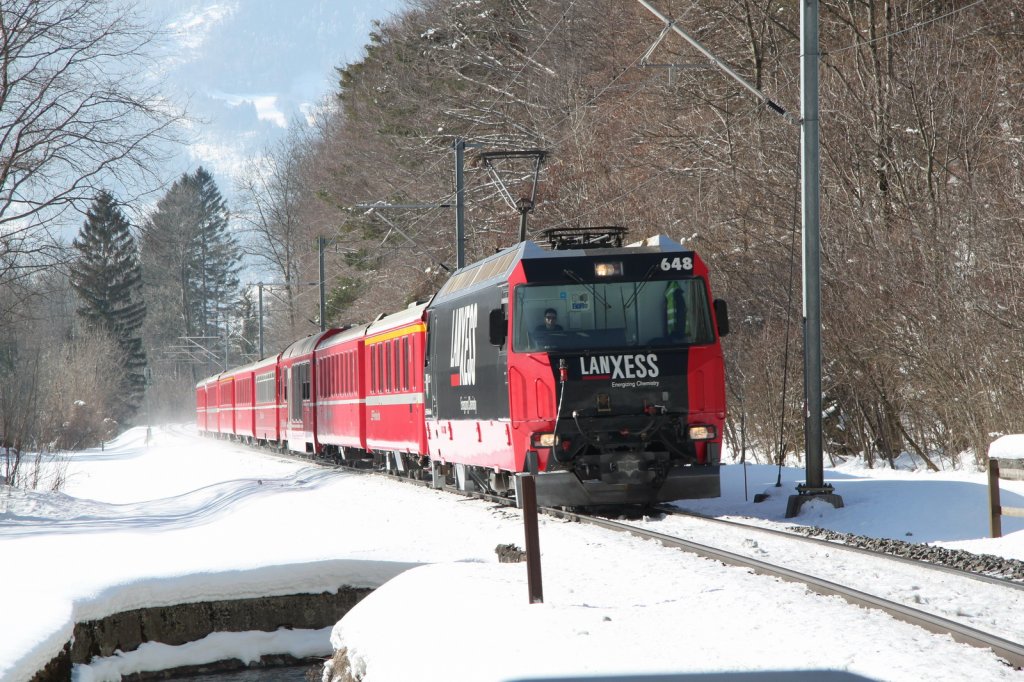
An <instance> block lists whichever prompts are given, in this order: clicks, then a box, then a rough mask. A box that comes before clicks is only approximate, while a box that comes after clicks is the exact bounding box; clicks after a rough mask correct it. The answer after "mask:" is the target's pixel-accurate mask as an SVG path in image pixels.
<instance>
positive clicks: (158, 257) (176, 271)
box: [142, 168, 240, 380]
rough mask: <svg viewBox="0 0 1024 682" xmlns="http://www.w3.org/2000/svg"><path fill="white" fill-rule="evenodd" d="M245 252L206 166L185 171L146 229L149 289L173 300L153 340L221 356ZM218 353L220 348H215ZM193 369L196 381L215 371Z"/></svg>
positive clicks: (155, 326)
mask: <svg viewBox="0 0 1024 682" xmlns="http://www.w3.org/2000/svg"><path fill="white" fill-rule="evenodd" d="M239 253H240V252H239V248H238V245H237V243H236V241H235V237H234V235H233V234H232V233H231V231H230V230H229V213H228V210H227V206H226V203H225V202H224V199H223V198H222V197H221V194H220V191H219V190H218V189H217V185H216V183H215V182H214V180H213V177H212V176H211V175H210V174H209V173H208V172H207V171H206V170H204V169H203V168H199V169H197V170H196V171H195V173H191V174H190V173H185V174H183V175H182V176H181V177H180V178H178V179H177V180H176V181H175V182H174V184H173V185H171V188H170V189H169V190H168V191H167V193H166V194H165V195H164V196H163V197H162V198H161V199H160V201H158V202H157V206H156V211H154V213H153V214H152V215H151V216H150V218H149V220H148V221H147V224H146V226H145V228H144V230H143V236H142V255H143V261H144V265H145V277H146V287H147V291H152V292H154V293H156V292H159V295H160V297H161V299H163V300H167V302H168V304H169V306H168V309H162V310H161V311H159V314H158V316H157V318H158V319H154V320H153V325H152V327H151V329H150V334H149V336H150V338H151V341H152V342H153V343H155V344H157V345H166V346H176V345H179V344H180V343H181V337H186V338H189V339H190V340H191V341H190V342H189V343H188V344H186V345H188V346H190V347H192V348H196V347H198V346H206V347H207V350H208V351H209V352H207V353H206V357H207V359H212V358H213V357H214V356H220V355H221V354H220V353H219V352H218V351H219V349H220V348H221V347H222V346H221V343H220V342H218V341H215V340H214V339H223V338H224V334H225V332H226V327H227V318H228V311H229V310H230V309H231V308H232V307H233V305H234V303H235V302H236V300H237V292H238V269H239V260H240V256H239ZM215 349H218V350H215ZM214 368H215V365H214V364H213V363H211V364H210V366H208V367H199V368H197V367H195V366H194V365H193V366H192V371H191V372H190V373H191V375H192V379H193V380H195V379H196V378H197V377H198V376H201V375H203V374H205V373H207V372H209V371H210V370H212V369H214Z"/></svg>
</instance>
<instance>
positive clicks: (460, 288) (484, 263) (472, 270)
mask: <svg viewBox="0 0 1024 682" xmlns="http://www.w3.org/2000/svg"><path fill="white" fill-rule="evenodd" d="M684 251H686V252H689V249H686V248H684V247H683V246H682V244H680V243H679V242H677V241H675V240H674V239H670V238H669V237H666V236H665V235H661V234H659V235H656V236H654V237H649V238H647V239H644V240H642V241H639V242H634V243H632V244H628V245H626V246H622V247H617V248H592V249H558V250H554V251H552V250H548V249H545V248H542V247H540V246H538V245H537V244H536V243H535V242H532V241H525V242H520V243H518V244H516V245H515V246H512V247H509V248H507V249H505V250H504V251H499V252H498V253H496V254H494V255H493V256H488V257H487V258H484V259H483V260H481V261H477V262H476V263H473V264H471V265H467V266H466V267H464V268H462V269H461V270H458V271H457V272H456V273H455V274H454V275H452V276H451V277H450V278H448V281H447V282H445V283H444V286H442V287H441V290H440V291H438V292H437V296H435V297H434V301H440V300H444V299H446V298H451V297H454V296H462V295H464V294H466V293H468V292H470V291H475V290H477V289H484V288H486V287H490V286H494V285H496V284H500V283H502V282H504V281H507V280H508V277H509V275H510V274H511V273H512V270H513V269H514V268H515V267H516V265H517V264H518V263H519V262H520V261H522V260H535V259H536V260H539V259H543V258H573V257H584V258H593V257H604V256H614V255H617V254H623V255H628V254H635V253H673V252H684Z"/></svg>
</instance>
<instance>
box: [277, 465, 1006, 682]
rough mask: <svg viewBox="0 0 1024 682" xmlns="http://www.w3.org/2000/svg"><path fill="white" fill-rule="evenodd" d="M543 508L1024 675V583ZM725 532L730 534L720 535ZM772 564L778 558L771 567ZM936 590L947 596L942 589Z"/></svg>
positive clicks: (709, 523)
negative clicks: (842, 603)
mask: <svg viewBox="0 0 1024 682" xmlns="http://www.w3.org/2000/svg"><path fill="white" fill-rule="evenodd" d="M264 451H266V452H268V454H274V455H275V456H283V457H289V458H293V459H298V460H301V461H304V462H309V463H313V464H317V465H320V466H327V467H334V468H341V469H344V470H346V471H352V472H358V473H361V474H365V475H383V476H387V477H388V478H390V479H393V480H396V481H401V482H403V483H412V484H415V485H420V486H429V485H430V482H429V481H425V480H417V479H415V478H410V477H408V476H405V475H401V474H400V473H399V472H395V471H391V472H388V471H377V470H374V469H369V468H356V467H352V466H347V465H342V464H338V463H334V462H329V461H326V460H323V459H318V458H312V457H309V456H303V455H300V454H299V453H281V452H278V451H268V450H264ZM445 490H446V491H448V492H453V493H456V494H460V495H463V496H466V497H471V498H477V499H481V500H484V501H487V502H490V503H493V504H500V505H505V506H515V502H514V501H513V500H511V499H509V498H508V497H503V496H497V495H491V494H488V493H483V492H463V491H458V490H455V489H453V488H450V487H447V486H446V487H445ZM540 511H541V513H543V514H545V515H547V516H550V517H553V518H558V519H564V520H567V521H571V522H579V523H585V524H589V525H592V526H596V527H600V528H603V529H606V530H609V531H614V532H619V533H628V534H631V535H634V536H636V537H640V538H644V539H650V540H654V541H656V542H659V543H661V544H662V545H664V546H666V547H671V548H675V549H680V550H683V551H686V552H690V553H693V554H696V555H698V556H701V557H703V558H706V559H710V560H713V561H718V562H721V563H723V564H725V565H729V566H738V567H743V568H747V569H750V570H752V571H754V572H756V573H758V574H761V575H766V576H771V577H776V578H778V579H781V580H786V581H789V582H795V583H800V584H802V585H805V586H806V587H807V589H809V590H812V591H814V592H816V593H819V594H822V595H826V596H838V597H841V598H843V599H844V600H846V601H847V602H849V603H850V604H853V605H856V606H861V607H865V608H872V609H878V610H881V611H882V612H884V613H886V614H888V615H890V616H892V617H893V618H896V619H897V620H900V621H903V622H906V623H909V624H912V625H915V626H918V627H921V628H923V629H925V630H927V631H929V632H932V633H935V634H940V635H949V636H950V637H952V638H953V639H954V640H955V641H957V642H961V643H964V644H968V645H970V646H974V647H979V648H984V649H989V650H991V651H992V652H993V653H994V654H995V655H996V656H998V657H999V658H1001V659H1003V660H1004V661H1006V663H1007V664H1008V665H1010V666H1013V667H1014V668H1017V669H1024V644H1021V643H1020V642H1022V641H1024V621H1022V619H1021V618H1020V614H1021V613H1022V612H1024V584H1021V583H1018V582H1013V581H1009V580H1005V579H1001V578H995V577H991V576H985V575H980V574H977V573H969V572H966V571H963V570H959V569H953V568H949V567H946V566H941V565H938V564H928V563H922V562H920V561H915V560H910V559H904V558H901V557H894V556H892V555H889V554H885V553H881V552H877V551H873V550H868V549H863V548H859V547H851V546H847V545H842V544H839V543H836V542H832V541H827V540H821V539H818V538H813V537H807V536H804V535H799V534H796V533H791V532H786V531H781V530H777V529H772V528H763V527H760V526H753V525H749V524H743V523H738V522H734V521H729V520H724V519H716V518H708V517H704V516H699V515H696V514H690V513H686V512H682V511H680V510H677V509H672V508H668V507H661V508H659V509H658V510H657V511H658V513H659V514H660V515H659V516H655V517H641V518H639V519H633V520H613V519H609V518H604V517H600V516H592V515H588V514H581V513H576V512H570V511H565V510H561V509H541V510H540ZM723 528H724V529H728V532H724V533H723V532H721V529H723ZM709 529H714V530H709ZM684 536H685V537H684ZM688 538H689V539H688ZM693 538H698V539H699V540H700V541H698V539H693ZM784 546H785V547H784ZM853 556H856V557H858V558H859V559H860V561H851V560H850V559H849V557H853ZM769 557H772V558H773V559H774V560H773V561H769V560H767V559H768V558H769ZM776 557H777V558H776ZM780 559H781V560H780ZM867 560H870V561H871V562H879V563H877V564H876V566H875V568H872V569H869V570H867V571H865V569H864V568H863V566H864V562H865V561H867ZM935 572H942V573H943V574H944V577H943V580H942V581H935V580H934V578H933V577H931V574H934V573H935ZM823 574H828V577H825V576H824V575H823ZM837 580H838V582H837ZM937 584H938V585H941V589H940V588H936V587H935V585H937ZM982 604H999V605H1000V606H999V609H998V610H997V611H996V612H993V611H985V610H984V609H982V608H981V607H980V605H982ZM982 626H984V627H982Z"/></svg>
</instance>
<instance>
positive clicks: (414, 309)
mask: <svg viewBox="0 0 1024 682" xmlns="http://www.w3.org/2000/svg"><path fill="white" fill-rule="evenodd" d="M427 305H429V304H428V303H427V302H419V303H412V304H410V305H409V307H408V308H406V309H405V310H399V311H398V312H395V313H391V314H390V315H384V316H383V317H379V318H377V319H376V320H374V321H373V322H371V323H370V324H369V325H367V329H366V335H367V336H371V335H373V334H377V333H380V332H384V331H388V330H389V329H395V328H397V327H401V326H403V325H407V324H410V323H412V322H415V321H417V320H421V319H423V310H424V309H425V308H426V307H427Z"/></svg>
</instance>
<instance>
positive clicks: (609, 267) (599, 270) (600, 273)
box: [594, 261, 622, 277]
mask: <svg viewBox="0 0 1024 682" xmlns="http://www.w3.org/2000/svg"><path fill="white" fill-rule="evenodd" d="M621 275H622V261H611V262H607V263H594V276H595V277H619V276H621Z"/></svg>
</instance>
